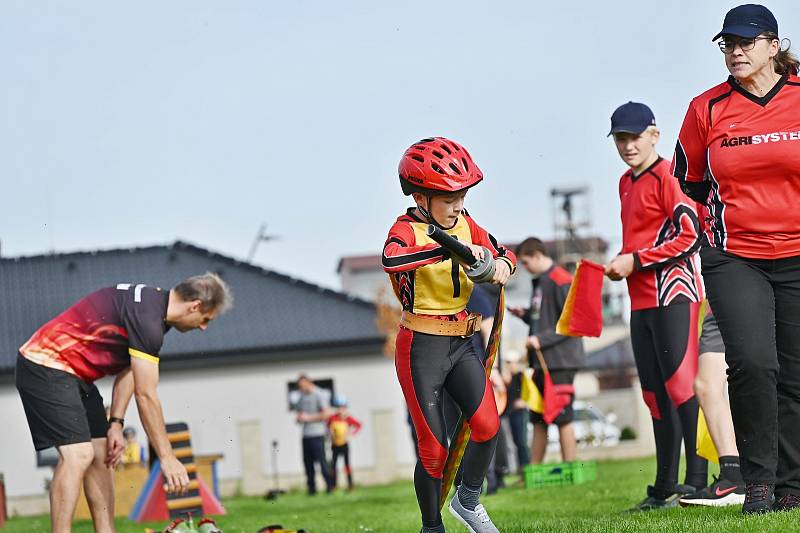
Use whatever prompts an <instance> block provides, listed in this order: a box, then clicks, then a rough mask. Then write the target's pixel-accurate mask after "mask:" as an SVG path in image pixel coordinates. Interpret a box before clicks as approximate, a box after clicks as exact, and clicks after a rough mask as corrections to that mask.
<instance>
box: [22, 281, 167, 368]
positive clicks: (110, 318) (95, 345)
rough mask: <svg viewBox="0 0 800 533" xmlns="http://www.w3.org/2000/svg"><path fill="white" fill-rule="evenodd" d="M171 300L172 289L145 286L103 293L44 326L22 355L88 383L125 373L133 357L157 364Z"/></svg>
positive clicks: (121, 286)
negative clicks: (168, 305)
mask: <svg viewBox="0 0 800 533" xmlns="http://www.w3.org/2000/svg"><path fill="white" fill-rule="evenodd" d="M168 302H169V291H162V290H161V289H159V288H154V287H148V286H146V285H142V284H138V285H136V284H132V283H120V284H119V285H117V286H116V287H107V288H104V289H100V290H98V291H95V292H93V293H91V294H89V295H88V296H86V297H84V298H83V299H81V300H79V301H78V302H77V303H75V304H73V305H72V306H71V307H70V308H69V309H67V310H66V311H64V312H63V313H61V314H60V315H58V316H57V317H55V318H53V319H52V320H50V321H49V322H47V323H46V324H45V325H43V326H42V327H41V328H39V329H38V330H37V331H36V332H35V333H34V334H33V335H32V336H31V338H30V339H29V340H28V342H26V343H25V344H24V345H23V346H22V347H21V348H20V354H21V355H22V356H23V357H25V358H27V359H29V360H30V361H33V362H34V363H38V364H40V365H44V366H47V367H50V368H55V369H57V370H62V371H64V372H69V373H70V374H74V375H76V376H77V377H79V378H81V379H82V380H84V381H86V382H87V383H91V382H93V381H95V380H97V379H99V378H101V377H103V376H106V375H111V374H116V373H118V372H120V371H122V370H124V369H125V368H126V367H128V366H130V364H131V357H137V358H139V359H144V360H147V361H150V362H152V363H158V352H159V351H160V350H161V345H162V343H163V342H164V334H165V333H166V332H167V330H168V329H169V326H167V324H166V322H165V320H166V316H167V304H168Z"/></svg>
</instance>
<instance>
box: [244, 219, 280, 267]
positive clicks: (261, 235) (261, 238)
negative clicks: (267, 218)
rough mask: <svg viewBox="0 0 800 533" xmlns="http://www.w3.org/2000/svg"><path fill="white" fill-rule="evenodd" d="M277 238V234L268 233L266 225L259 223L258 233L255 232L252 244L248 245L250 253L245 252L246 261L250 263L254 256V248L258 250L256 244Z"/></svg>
mask: <svg viewBox="0 0 800 533" xmlns="http://www.w3.org/2000/svg"><path fill="white" fill-rule="evenodd" d="M277 239H279V237H278V236H277V235H269V234H267V225H266V224H261V226H259V228H258V233H257V234H256V238H255V239H253V244H252V245H251V246H250V253H249V254H247V262H248V263H252V262H253V258H254V257H255V256H256V250H258V245H259V244H261V243H262V242H269V241H274V240H277Z"/></svg>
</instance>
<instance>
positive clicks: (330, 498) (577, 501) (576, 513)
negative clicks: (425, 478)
mask: <svg viewBox="0 0 800 533" xmlns="http://www.w3.org/2000/svg"><path fill="white" fill-rule="evenodd" d="M654 468H655V463H654V460H652V459H644V460H629V461H614V462H605V463H600V464H598V467H597V474H598V475H597V481H593V482H590V483H585V484H583V485H576V486H570V487H557V488H550V489H536V490H525V489H524V488H522V487H521V486H512V487H509V488H507V489H505V490H503V491H501V492H500V493H498V494H496V495H493V496H489V497H484V498H483V502H484V503H485V505H486V508H487V509H488V510H489V512H490V514H491V516H492V517H493V519H494V521H495V524H497V526H498V528H499V529H500V531H502V532H503V533H523V532H545V531H569V532H572V531H589V532H600V531H604V532H605V531H609V532H629V531H637V532H638V531H641V532H645V531H646V532H653V531H656V532H659V533H670V532H676V533H677V532H686V531H697V532H703V533H717V532H721V531H747V532H756V531H758V532H762V531H763V532H767V531H769V532H772V531H780V532H783V531H800V511H796V512H791V513H774V514H770V515H765V516H753V517H743V516H741V514H740V513H739V508H738V507H735V508H722V509H708V508H701V509H681V508H678V509H671V510H668V511H659V512H650V513H639V514H635V515H623V514H620V512H621V511H623V510H624V509H626V508H627V507H629V506H630V505H632V504H634V503H636V502H638V501H639V500H640V499H641V498H643V497H644V488H645V485H646V484H647V483H648V481H651V478H652V473H653V471H654ZM513 479H514V478H512V481H513ZM224 504H225V506H226V508H227V509H228V515H227V516H223V517H219V520H218V523H219V525H220V527H221V528H222V529H223V530H224V531H225V533H255V532H256V531H257V530H258V529H259V528H261V527H263V526H265V525H267V524H274V523H279V524H283V525H284V526H286V527H292V528H305V529H307V530H308V531H309V532H310V533H348V532H353V533H368V532H374V533H392V532H403V533H407V532H417V531H419V511H418V510H417V503H416V499H415V497H414V491H413V488H412V486H411V482H410V481H409V482H399V483H394V484H392V485H388V486H383V487H369V488H360V489H356V490H355V491H354V492H352V493H350V494H347V493H337V494H333V495H324V494H321V495H318V496H315V497H314V498H309V497H307V496H305V495H304V494H303V493H299V492H298V493H292V494H288V495H285V496H283V497H281V498H280V499H279V500H277V501H273V502H268V501H265V500H263V499H261V498H246V497H240V498H232V499H228V500H226V501H225V502H224ZM445 525H446V526H447V530H448V531H449V532H460V531H464V529H463V527H462V526H461V525H460V524H458V523H457V522H455V520H453V519H452V517H451V516H450V514H449V513H447V511H445ZM159 526H160V527H164V526H165V524H135V523H132V522H129V521H128V520H119V521H118V522H117V531H118V532H119V533H133V532H136V533H142V532H143V530H144V528H145V527H154V528H157V527H159ZM48 529H49V522H48V520H47V517H40V518H16V519H12V520H11V521H10V522H9V523H8V525H7V526H6V528H5V529H4V530H3V533H22V532H25V533H33V532H39V531H48ZM74 531H76V532H91V531H92V527H91V524H90V523H89V522H81V523H78V524H77V525H76V527H75V528H74Z"/></svg>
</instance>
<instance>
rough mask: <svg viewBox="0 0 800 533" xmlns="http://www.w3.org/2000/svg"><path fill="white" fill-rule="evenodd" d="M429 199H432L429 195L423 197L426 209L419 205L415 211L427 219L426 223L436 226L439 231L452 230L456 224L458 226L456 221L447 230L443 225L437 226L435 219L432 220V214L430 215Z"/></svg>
mask: <svg viewBox="0 0 800 533" xmlns="http://www.w3.org/2000/svg"><path fill="white" fill-rule="evenodd" d="M431 198H432V197H431V196H430V195H427V194H426V195H425V199H426V200H427V201H428V207H427V209H426V208H424V207H422V206H421V205H418V206H417V209H419V211H420V213H422V214H423V216H424V217H425V218H427V219H428V222H429V223H430V224H433V225H434V226H436V227H438V228H441V229H453V228H454V227H456V224H458V219H456V221H455V222H453V225H452V226H450V227H449V228H446V227H444V226H443V225H441V224H439V223H438V222H437V221H436V219H435V218H433V214H432V213H431Z"/></svg>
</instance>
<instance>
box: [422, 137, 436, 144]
mask: <svg viewBox="0 0 800 533" xmlns="http://www.w3.org/2000/svg"><path fill="white" fill-rule="evenodd" d="M433 141H434V139H433V137H427V138H425V139H422V140H421V141H420V143H432V142H433ZM418 144H419V143H418Z"/></svg>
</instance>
